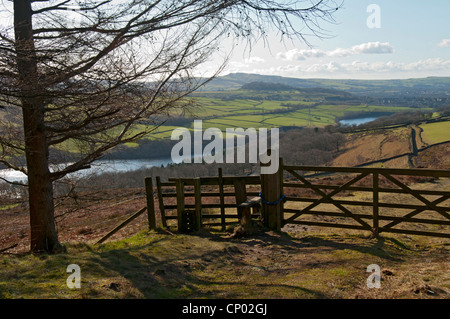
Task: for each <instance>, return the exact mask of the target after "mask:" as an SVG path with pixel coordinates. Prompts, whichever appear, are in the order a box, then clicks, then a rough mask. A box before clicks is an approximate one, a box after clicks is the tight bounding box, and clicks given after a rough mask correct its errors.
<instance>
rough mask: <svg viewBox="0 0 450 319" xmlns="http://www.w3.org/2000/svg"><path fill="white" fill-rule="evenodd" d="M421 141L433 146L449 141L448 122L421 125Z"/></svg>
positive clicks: (449, 123) (449, 129)
mask: <svg viewBox="0 0 450 319" xmlns="http://www.w3.org/2000/svg"><path fill="white" fill-rule="evenodd" d="M420 127H421V128H422V129H423V133H422V139H423V140H424V142H425V143H428V144H435V143H441V142H446V141H450V121H445V122H436V123H427V124H422V125H420Z"/></svg>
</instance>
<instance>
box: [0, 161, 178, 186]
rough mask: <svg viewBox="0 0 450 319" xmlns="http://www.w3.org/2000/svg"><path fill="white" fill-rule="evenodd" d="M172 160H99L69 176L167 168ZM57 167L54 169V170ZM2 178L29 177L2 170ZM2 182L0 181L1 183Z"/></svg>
mask: <svg viewBox="0 0 450 319" xmlns="http://www.w3.org/2000/svg"><path fill="white" fill-rule="evenodd" d="M171 163H173V162H172V159H171V158H163V159H133V160H99V161H96V162H94V163H92V164H91V168H88V169H84V170H81V171H78V172H76V173H72V174H69V176H75V177H83V176H89V175H92V174H102V173H119V172H128V171H135V170H138V169H141V168H150V167H154V166H157V167H160V166H161V165H163V166H167V164H171ZM61 165H67V164H61ZM54 168H55V167H53V169H54ZM0 177H2V178H5V179H6V180H8V181H10V182H20V181H26V179H27V177H26V175H25V174H23V173H21V172H18V171H15V170H12V169H2V170H0ZM1 182H2V181H0V183H1Z"/></svg>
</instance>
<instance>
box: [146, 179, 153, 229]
mask: <svg viewBox="0 0 450 319" xmlns="http://www.w3.org/2000/svg"><path fill="white" fill-rule="evenodd" d="M145 194H146V197H147V218H148V229H149V230H152V229H156V218H155V201H154V199H153V182H152V178H151V177H146V178H145Z"/></svg>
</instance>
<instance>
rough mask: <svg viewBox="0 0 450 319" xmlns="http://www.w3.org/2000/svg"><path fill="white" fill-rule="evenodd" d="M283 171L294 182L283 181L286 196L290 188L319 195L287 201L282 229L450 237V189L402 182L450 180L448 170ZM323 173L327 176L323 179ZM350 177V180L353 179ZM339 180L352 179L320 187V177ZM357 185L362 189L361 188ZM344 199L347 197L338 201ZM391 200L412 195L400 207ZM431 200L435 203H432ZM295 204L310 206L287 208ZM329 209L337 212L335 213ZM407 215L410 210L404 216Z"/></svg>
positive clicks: (295, 168)
mask: <svg viewBox="0 0 450 319" xmlns="http://www.w3.org/2000/svg"><path fill="white" fill-rule="evenodd" d="M281 169H282V170H283V172H285V173H286V175H288V176H290V177H291V179H292V178H293V179H295V182H293V181H283V190H284V191H286V190H288V189H291V190H292V189H294V190H295V189H298V190H307V191H309V192H310V193H311V192H312V193H313V195H315V197H311V196H306V195H289V196H286V197H285V203H284V204H283V217H282V220H283V225H284V224H288V223H292V224H300V225H309V226H322V227H337V228H346V229H357V230H367V231H371V232H372V233H373V235H375V236H378V234H380V233H382V232H385V233H388V232H390V233H402V234H412V235H425V236H436V237H444V238H450V231H449V226H450V214H449V213H448V212H449V211H450V206H449V205H448V202H447V205H442V204H444V203H445V202H446V201H447V200H448V199H449V198H450V189H443V190H426V189H413V188H411V187H410V186H408V185H407V183H405V182H403V181H401V180H400V178H399V177H407V176H408V177H430V178H434V179H442V178H449V177H450V171H448V170H431V169H390V168H360V167H358V168H356V167H355V168H353V167H315V166H283V167H282V168H281ZM307 172H309V173H310V172H314V174H309V175H308V174H305V173H307ZM323 173H327V174H326V175H324V174H323ZM330 174H331V175H330ZM349 174H350V175H351V176H350V177H348V175H349ZM337 175H338V176H340V178H341V179H342V178H344V177H343V176H344V175H347V179H346V181H345V182H343V183H342V184H341V185H329V184H324V183H319V182H320V181H321V177H322V181H323V177H324V176H327V177H328V178H329V177H330V176H337ZM354 175H356V176H354ZM306 176H307V177H306ZM311 177H313V178H315V179H317V180H318V181H314V183H313V182H310V181H309V180H308V179H309V178H311ZM381 182H383V184H385V185H384V186H383V187H381V186H380V183H381ZM358 183H359V184H363V185H362V186H361V185H358ZM367 184H369V186H367ZM387 186H389V187H387ZM344 192H351V193H352V195H353V196H352V197H355V193H360V192H361V193H365V194H370V195H371V196H370V200H367V199H366V198H365V197H367V196H362V198H363V199H366V200H361V199H352V198H351V197H349V196H345V194H343V193H344ZM294 193H295V191H294ZM339 194H341V195H343V196H341V197H340V198H336V196H338V195H339ZM389 195H391V197H392V198H393V199H394V200H395V199H396V200H397V201H398V200H399V199H398V197H395V196H392V195H396V196H398V195H405V196H406V195H407V196H408V198H407V199H403V200H402V201H401V202H393V201H392V200H391V201H388V199H389ZM430 196H431V197H433V198H430ZM436 197H437V198H436ZM405 201H406V202H405ZM293 202H295V203H305V205H306V206H305V205H304V206H303V207H301V208H296V207H295V208H290V207H286V205H287V206H289V203H293ZM323 206H327V209H323V208H321V209H320V208H319V207H323ZM330 206H331V207H332V208H333V209H334V211H330V209H329V207H330ZM367 207H370V208H371V211H370V213H368V212H367V211H364V208H367ZM351 208H352V209H351ZM405 210H408V211H407V212H406V213H405ZM425 213H426V214H427V216H426V217H425V218H417V217H416V216H417V215H419V214H423V215H424V214H425ZM287 215H289V216H287ZM431 215H432V216H431ZM305 216H310V217H311V216H313V217H314V218H315V219H314V220H311V219H305ZM317 217H319V218H317ZM324 217H325V219H326V217H332V218H333V221H332V222H330V221H322V220H320V219H321V218H324ZM432 217H433V218H432ZM318 219H319V220H318ZM343 219H345V220H347V221H348V220H351V221H352V224H348V223H345V224H343V223H342V220H343ZM411 224H415V225H416V226H417V225H422V224H425V225H429V226H431V225H432V226H434V227H432V230H431V229H427V227H426V226H423V225H422V226H421V227H422V228H425V229H418V227H415V228H414V229H411V228H409V227H405V226H409V225H411ZM399 225H400V226H402V228H397V227H396V228H394V226H399ZM419 228H420V227H419ZM430 228H431V227H430Z"/></svg>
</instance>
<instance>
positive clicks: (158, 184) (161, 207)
mask: <svg viewBox="0 0 450 319" xmlns="http://www.w3.org/2000/svg"><path fill="white" fill-rule="evenodd" d="M156 190H157V191H158V206H159V212H160V213H161V221H162V225H163V227H167V220H166V211H165V209H164V200H163V196H162V188H161V177H159V176H156Z"/></svg>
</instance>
